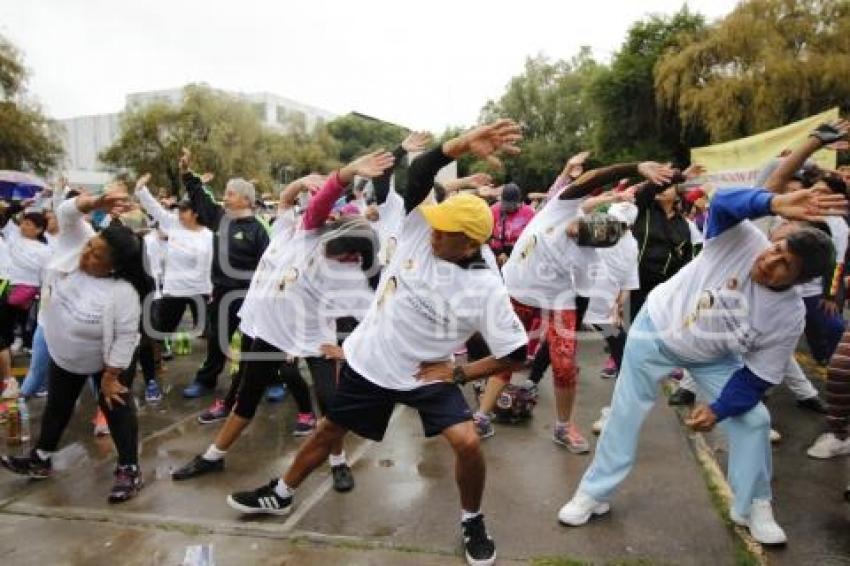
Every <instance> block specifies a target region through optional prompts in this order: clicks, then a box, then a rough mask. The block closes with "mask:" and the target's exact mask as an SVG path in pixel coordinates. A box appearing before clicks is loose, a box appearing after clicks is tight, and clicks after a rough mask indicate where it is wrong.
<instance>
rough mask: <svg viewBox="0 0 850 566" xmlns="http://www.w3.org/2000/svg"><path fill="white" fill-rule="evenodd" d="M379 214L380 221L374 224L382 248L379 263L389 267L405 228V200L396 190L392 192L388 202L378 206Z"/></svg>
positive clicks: (388, 196) (379, 253)
mask: <svg viewBox="0 0 850 566" xmlns="http://www.w3.org/2000/svg"><path fill="white" fill-rule="evenodd" d="M378 214H379V218H378V221H377V222H373V223H372V227H373V228H374V229H375V232H377V234H378V242H379V244H380V246H381V247H380V251H379V252H378V261H380V262H381V265H387V264H389V263H390V261H391V260H392V256H393V254H394V253H395V251H396V249H398V239H399V236H401V230H402V227H403V226H404V199H403V198H402V197H401V195H399V194H398V193H397V192H395V191H394V190H390V192H389V194H388V195H387V200H385V201H384V202H383V204H379V205H378Z"/></svg>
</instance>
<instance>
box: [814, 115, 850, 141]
mask: <svg viewBox="0 0 850 566" xmlns="http://www.w3.org/2000/svg"><path fill="white" fill-rule="evenodd" d="M809 135H811V136H812V137H814V138H817V139H819V140H820V142H821V143H822V144H823V145H825V146H830V145H832V144H840V142H842V141H846V140H847V137H848V135H850V122H848V121H847V120H842V119H840V118H839V119H838V120H833V121H832V122H829V123H827V124H821V125H820V126H818V127H817V128H815V129H814V130H812V133H811V134H809Z"/></svg>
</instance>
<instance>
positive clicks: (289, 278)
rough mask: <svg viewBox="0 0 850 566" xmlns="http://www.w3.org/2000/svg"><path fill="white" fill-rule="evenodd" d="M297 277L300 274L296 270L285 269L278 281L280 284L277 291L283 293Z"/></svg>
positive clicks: (293, 268) (292, 268)
mask: <svg viewBox="0 0 850 566" xmlns="http://www.w3.org/2000/svg"><path fill="white" fill-rule="evenodd" d="M299 275H300V272H299V271H298V268H296V267H290V268H289V269H287V270H286V272H285V273H284V274H283V277H282V278H281V279H280V284H279V285H278V286H277V288H278V290H279V291H280V292H283V291H285V290H286V287H287V286H288V285H291V284H293V283H295V282H296V281H297V280H298V276H299Z"/></svg>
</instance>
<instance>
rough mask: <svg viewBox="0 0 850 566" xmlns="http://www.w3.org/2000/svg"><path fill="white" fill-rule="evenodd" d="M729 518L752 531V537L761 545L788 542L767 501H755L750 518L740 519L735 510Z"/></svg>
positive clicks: (730, 513)
mask: <svg viewBox="0 0 850 566" xmlns="http://www.w3.org/2000/svg"><path fill="white" fill-rule="evenodd" d="M729 518H730V519H732V521H733V522H734V523H736V524H738V525H741V526H742V527H747V528H748V529H750V534H751V535H752V537H753V538H754V539H756V541H757V542H760V543H761V544H785V543H786V542H787V540H788V537H786V536H785V531H783V530H782V527H780V526H779V523H777V522H776V519H774V518H773V509H772V508H771V506H770V501H769V500H767V499H754V500H753V504H752V506H750V516H749V517H740V516H738V514H737V513H735V510H734V509H733V510H732V511H730V512H729Z"/></svg>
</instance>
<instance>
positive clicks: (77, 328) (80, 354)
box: [39, 200, 141, 374]
mask: <svg viewBox="0 0 850 566" xmlns="http://www.w3.org/2000/svg"><path fill="white" fill-rule="evenodd" d="M56 216H57V219H58V220H59V226H60V233H59V239H58V240H59V241H58V242H57V248H58V249H60V250H62V251H63V254H62V255H61V256H59V257H56V258H54V261H53V262H51V265H50V268H49V269H48V271H47V275H46V276H45V282H44V286H43V287H42V305H41V313H40V318H39V323H40V324H41V325H42V326H43V328H44V337H45V340H46V342H47V349H48V351H49V352H50V357H51V358H52V359H53V361H54V362H56V364H57V365H58V366H59V367H61V368H62V369H64V370H66V371H70V372H72V373H77V374H89V373H95V372H98V371H100V370H102V369H103V368H104V367H105V366H109V367H116V368H126V367H128V366H129V365H130V361H131V359H132V357H133V351H134V350H135V349H136V344H137V343H138V339H139V317H140V313H141V308H140V305H139V295H138V294H137V293H136V290H135V289H133V287H132V285H130V284H129V283H128V282H126V281H124V280H120V279H112V278H110V277H92V276H91V275H88V274H86V273H83V272H82V271H80V269H79V264H80V252H81V251H82V249H83V246H84V245H85V243H86V242H87V241H88V238H89V237H91V233H92V232H91V227H90V226H88V224H87V223H86V222H85V221H84V220H83V215H82V214H81V213H80V211H79V210H77V206H76V202H75V201H74V200H68V201H65V202H64V203H62V205H61V206H60V207H59V209H58V210H57V211H56ZM75 250H76V252H75ZM74 254H76V255H74Z"/></svg>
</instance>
